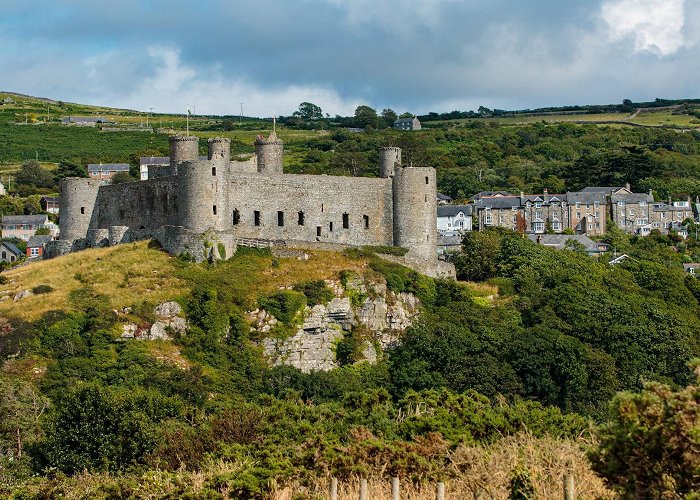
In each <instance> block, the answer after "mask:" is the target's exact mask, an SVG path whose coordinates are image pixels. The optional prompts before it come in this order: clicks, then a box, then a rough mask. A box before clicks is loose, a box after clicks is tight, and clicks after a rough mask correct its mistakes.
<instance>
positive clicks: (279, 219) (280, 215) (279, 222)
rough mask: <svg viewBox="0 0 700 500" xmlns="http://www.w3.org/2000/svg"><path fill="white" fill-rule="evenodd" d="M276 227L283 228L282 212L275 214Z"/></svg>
mask: <svg viewBox="0 0 700 500" xmlns="http://www.w3.org/2000/svg"><path fill="white" fill-rule="evenodd" d="M277 225H278V226H280V227H282V226H284V212H282V211H278V212H277Z"/></svg>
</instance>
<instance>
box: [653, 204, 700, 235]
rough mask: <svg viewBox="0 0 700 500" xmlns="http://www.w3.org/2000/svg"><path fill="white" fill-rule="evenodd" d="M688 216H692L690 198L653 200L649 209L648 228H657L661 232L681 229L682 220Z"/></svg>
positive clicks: (691, 217)
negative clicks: (683, 199) (663, 200)
mask: <svg viewBox="0 0 700 500" xmlns="http://www.w3.org/2000/svg"><path fill="white" fill-rule="evenodd" d="M689 218H690V219H693V218H694V213H693V208H692V206H691V203H690V200H688V201H671V200H669V201H668V203H664V202H654V203H653V204H652V206H651V209H650V210H649V225H650V229H651V230H653V229H658V230H659V231H661V232H662V233H668V232H669V231H672V230H673V231H677V230H679V229H681V226H682V225H683V221H684V220H686V219H689Z"/></svg>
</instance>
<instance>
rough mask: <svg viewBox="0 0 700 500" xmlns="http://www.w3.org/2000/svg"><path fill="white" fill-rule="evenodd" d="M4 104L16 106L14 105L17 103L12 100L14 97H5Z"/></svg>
mask: <svg viewBox="0 0 700 500" xmlns="http://www.w3.org/2000/svg"><path fill="white" fill-rule="evenodd" d="M2 103H3V104H14V103H15V100H14V99H12V97H5V98H4V99H3V100H2Z"/></svg>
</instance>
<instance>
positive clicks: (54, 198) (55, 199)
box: [41, 196, 59, 203]
mask: <svg viewBox="0 0 700 500" xmlns="http://www.w3.org/2000/svg"><path fill="white" fill-rule="evenodd" d="M41 199H42V200H43V201H48V202H51V203H58V200H59V197H58V196H42V197H41Z"/></svg>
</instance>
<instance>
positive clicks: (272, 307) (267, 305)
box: [259, 290, 306, 325]
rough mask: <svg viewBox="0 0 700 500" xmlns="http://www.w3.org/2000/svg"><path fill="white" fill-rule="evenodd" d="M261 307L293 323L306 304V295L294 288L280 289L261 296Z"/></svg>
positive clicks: (283, 320)
mask: <svg viewBox="0 0 700 500" xmlns="http://www.w3.org/2000/svg"><path fill="white" fill-rule="evenodd" d="M259 303H260V308H261V309H265V310H266V311H267V312H268V313H270V314H272V315H273V316H274V317H275V318H277V319H278V320H280V321H281V322H282V323H285V324H287V325H289V324H293V323H294V322H295V320H296V319H297V315H298V314H299V312H301V311H302V310H303V309H304V307H305V306H306V296H305V295H304V294H303V293H302V292H298V291H294V290H279V291H277V292H273V293H271V294H269V295H266V296H263V297H260V299H259Z"/></svg>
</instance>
